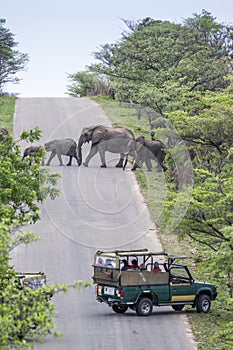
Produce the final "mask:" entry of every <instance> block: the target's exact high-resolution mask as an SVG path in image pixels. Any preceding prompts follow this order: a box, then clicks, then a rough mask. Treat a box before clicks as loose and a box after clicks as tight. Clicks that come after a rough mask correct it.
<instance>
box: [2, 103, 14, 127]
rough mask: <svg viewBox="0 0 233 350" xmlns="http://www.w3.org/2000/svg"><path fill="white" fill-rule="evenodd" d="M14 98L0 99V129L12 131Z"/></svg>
mask: <svg viewBox="0 0 233 350" xmlns="http://www.w3.org/2000/svg"><path fill="white" fill-rule="evenodd" d="M14 110H15V97H0V127H1V128H5V129H7V130H8V131H9V132H10V133H12V131H13V117H14Z"/></svg>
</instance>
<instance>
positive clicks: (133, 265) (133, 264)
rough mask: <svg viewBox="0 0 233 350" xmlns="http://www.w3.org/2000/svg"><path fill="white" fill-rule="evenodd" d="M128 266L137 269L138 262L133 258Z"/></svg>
mask: <svg viewBox="0 0 233 350" xmlns="http://www.w3.org/2000/svg"><path fill="white" fill-rule="evenodd" d="M130 268H131V269H139V266H138V262H137V260H136V259H133V260H132V261H131V265H130Z"/></svg>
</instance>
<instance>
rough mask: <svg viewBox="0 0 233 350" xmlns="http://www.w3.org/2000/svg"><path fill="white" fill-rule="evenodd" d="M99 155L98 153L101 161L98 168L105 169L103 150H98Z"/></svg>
mask: <svg viewBox="0 0 233 350" xmlns="http://www.w3.org/2000/svg"><path fill="white" fill-rule="evenodd" d="M99 153H100V161H101V165H100V167H101V168H107V165H106V160H105V150H104V149H101V148H99Z"/></svg>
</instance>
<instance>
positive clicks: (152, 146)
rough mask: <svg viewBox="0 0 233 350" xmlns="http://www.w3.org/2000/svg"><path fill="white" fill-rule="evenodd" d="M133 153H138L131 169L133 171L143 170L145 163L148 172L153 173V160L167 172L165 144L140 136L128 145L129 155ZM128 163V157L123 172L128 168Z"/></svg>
mask: <svg viewBox="0 0 233 350" xmlns="http://www.w3.org/2000/svg"><path fill="white" fill-rule="evenodd" d="M133 151H134V152H135V153H136V157H135V159H134V164H133V167H132V169H131V170H132V171H134V170H136V169H137V168H141V167H142V165H143V163H144V162H145V164H146V167H147V170H148V171H151V170H152V163H151V160H155V161H157V162H158V163H159V164H160V166H161V167H162V169H163V170H164V171H166V170H167V168H166V166H165V165H164V158H165V151H164V144H163V143H162V142H161V141H158V140H146V139H145V137H144V136H139V137H137V138H136V139H135V141H131V142H130V143H129V145H128V149H127V152H128V154H130V153H131V154H132V152H133ZM127 161H128V157H126V160H125V164H124V166H123V170H124V169H125V167H126V164H127Z"/></svg>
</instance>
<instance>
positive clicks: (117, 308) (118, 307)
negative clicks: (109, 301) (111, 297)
mask: <svg viewBox="0 0 233 350" xmlns="http://www.w3.org/2000/svg"><path fill="white" fill-rule="evenodd" d="M112 309H113V311H114V312H116V313H117V314H123V313H125V312H126V311H127V309H128V306H127V305H112Z"/></svg>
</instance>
